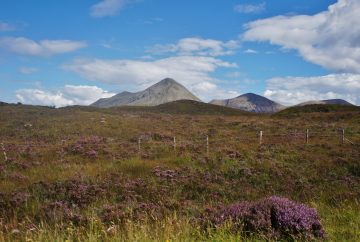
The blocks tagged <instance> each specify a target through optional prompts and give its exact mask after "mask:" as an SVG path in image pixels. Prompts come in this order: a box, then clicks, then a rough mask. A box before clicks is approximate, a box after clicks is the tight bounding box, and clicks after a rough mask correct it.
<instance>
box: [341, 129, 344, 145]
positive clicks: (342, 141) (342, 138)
mask: <svg viewBox="0 0 360 242" xmlns="http://www.w3.org/2000/svg"><path fill="white" fill-rule="evenodd" d="M341 143H342V144H345V129H343V130H342V136H341Z"/></svg>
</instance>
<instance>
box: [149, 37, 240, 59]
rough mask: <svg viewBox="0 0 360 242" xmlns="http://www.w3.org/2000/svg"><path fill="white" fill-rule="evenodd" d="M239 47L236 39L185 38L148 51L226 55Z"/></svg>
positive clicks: (153, 52)
mask: <svg viewBox="0 0 360 242" xmlns="http://www.w3.org/2000/svg"><path fill="white" fill-rule="evenodd" d="M238 47H239V43H238V42H237V41H235V40H230V41H227V42H224V41H220V40H213V39H202V38H184V39H180V40H179V41H178V42H177V43H176V44H166V45H160V44H158V45H155V46H153V47H152V48H150V49H149V50H147V52H148V53H152V54H167V53H176V54H178V55H200V56H224V55H232V54H234V53H235V50H236V49H237V48H238Z"/></svg>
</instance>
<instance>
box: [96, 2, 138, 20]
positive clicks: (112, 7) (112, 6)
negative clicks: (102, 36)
mask: <svg viewBox="0 0 360 242" xmlns="http://www.w3.org/2000/svg"><path fill="white" fill-rule="evenodd" d="M135 1H137V0H101V1H100V2H99V3H97V4H95V5H93V6H92V7H91V9H90V15H91V16H92V17H94V18H102V17H107V16H114V15H116V14H117V13H118V12H119V11H120V10H121V9H123V8H124V7H125V6H126V5H128V4H130V3H132V2H135Z"/></svg>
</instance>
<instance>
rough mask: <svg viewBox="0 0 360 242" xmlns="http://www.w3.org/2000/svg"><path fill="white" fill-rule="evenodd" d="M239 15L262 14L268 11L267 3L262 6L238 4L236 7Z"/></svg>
mask: <svg viewBox="0 0 360 242" xmlns="http://www.w3.org/2000/svg"><path fill="white" fill-rule="evenodd" d="M234 10H235V11H236V12H238V13H262V12H264V11H265V10H266V3H265V2H263V3H260V4H238V5H236V6H235V7H234Z"/></svg>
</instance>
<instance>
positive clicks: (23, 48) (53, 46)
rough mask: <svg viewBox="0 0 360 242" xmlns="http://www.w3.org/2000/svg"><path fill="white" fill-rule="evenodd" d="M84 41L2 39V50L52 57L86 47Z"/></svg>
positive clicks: (0, 44)
mask: <svg viewBox="0 0 360 242" xmlns="http://www.w3.org/2000/svg"><path fill="white" fill-rule="evenodd" d="M86 46H87V44H86V43H85V42H82V41H70V40H42V41H39V42H36V41H33V40H30V39H27V38H23V37H17V38H15V37H3V38H0V48H3V49H5V50H7V51H11V52H14V53H17V54H21V55H32V56H52V55H57V54H64V53H68V52H73V51H75V50H78V49H81V48H84V47H86Z"/></svg>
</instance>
